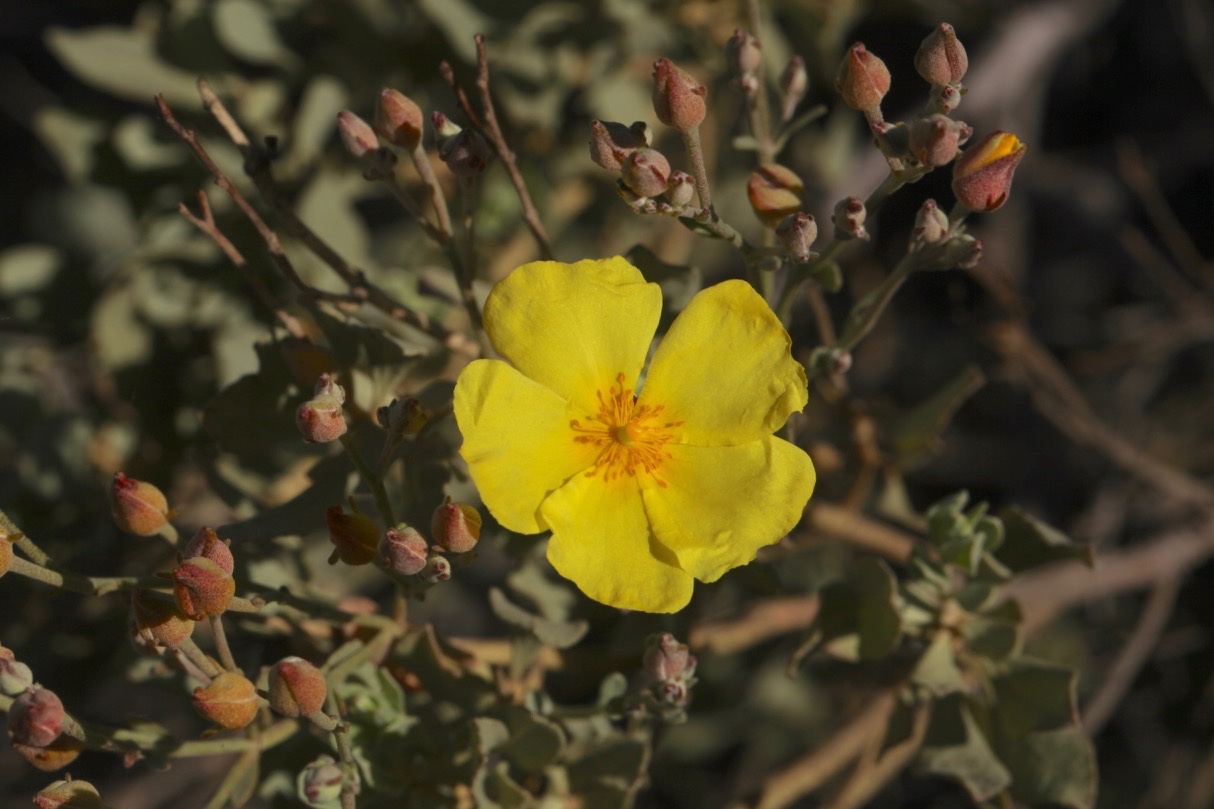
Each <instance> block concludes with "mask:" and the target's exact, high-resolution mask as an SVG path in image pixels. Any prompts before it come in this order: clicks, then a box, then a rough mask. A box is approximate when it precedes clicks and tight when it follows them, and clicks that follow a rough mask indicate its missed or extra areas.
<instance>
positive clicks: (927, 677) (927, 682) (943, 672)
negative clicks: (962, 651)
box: [911, 632, 966, 696]
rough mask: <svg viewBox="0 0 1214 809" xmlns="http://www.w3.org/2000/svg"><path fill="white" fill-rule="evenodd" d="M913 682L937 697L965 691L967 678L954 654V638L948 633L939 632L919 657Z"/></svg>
mask: <svg viewBox="0 0 1214 809" xmlns="http://www.w3.org/2000/svg"><path fill="white" fill-rule="evenodd" d="M911 680H912V681H913V682H915V683H916V684H917V685H921V686H923V687H924V688H926V689H927V690H928V691H930V692H931V693H932V694H934V695H936V696H945V695H947V694H955V693H957V692H959V691H963V690H965V685H966V683H965V677H964V676H963V675H962V673H961V669H960V668H958V666H957V659H956V656H955V655H954V654H953V638H952V636H951V635H950V634H949V633H948V632H937V633H936V635H935V637H934V638H932V642H931V644H930V645H929V646H928V647H927V649H926V651H924V652H923V654H922V655H921V656H920V657H919V662H918V663H916V664H915V670H914V671H913V672H912V673H911Z"/></svg>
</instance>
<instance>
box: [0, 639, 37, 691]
mask: <svg viewBox="0 0 1214 809" xmlns="http://www.w3.org/2000/svg"><path fill="white" fill-rule="evenodd" d="M33 684H34V673H33V672H32V671H30V667H29V666H27V665H25V664H24V663H22V662H21V661H19V660H18V659H17V658H16V656H15V655H14V654H13V650H12V649H6V648H4V647H3V646H0V694H4V695H5V696H6V697H15V696H17V695H18V694H20V693H21V692H22V691H25V690H26V689H27V688H29V687H30V686H32V685H33Z"/></svg>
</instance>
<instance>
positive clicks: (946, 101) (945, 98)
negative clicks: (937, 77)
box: [931, 84, 961, 115]
mask: <svg viewBox="0 0 1214 809" xmlns="http://www.w3.org/2000/svg"><path fill="white" fill-rule="evenodd" d="M960 103H961V91H960V90H958V89H957V88H956V87H955V86H953V85H951V84H934V85H932V92H931V108H932V109H934V110H935V111H936V112H941V113H944V114H945V115H948V114H949V113H950V112H952V111H953V110H955V109H957V106H958V105H959V104H960Z"/></svg>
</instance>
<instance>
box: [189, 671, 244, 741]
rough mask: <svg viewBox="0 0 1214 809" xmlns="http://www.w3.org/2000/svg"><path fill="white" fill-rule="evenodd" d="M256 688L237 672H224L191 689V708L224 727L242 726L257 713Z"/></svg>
mask: <svg viewBox="0 0 1214 809" xmlns="http://www.w3.org/2000/svg"><path fill="white" fill-rule="evenodd" d="M260 703H261V700H260V699H259V698H258V696H257V687H256V686H254V685H253V683H252V681H250V680H249V678H248V677H245V676H244V675H243V674H241V673H240V672H237V671H225V672H222V673H221V674H220V675H219V676H218V677H216V678H215V679H214V680H211V682H210V683H209V684H208V685H207V686H206V687H205V688H195V689H194V708H195V710H197V711H198V713H200V714H202V715H203V716H205V717H206V718H207V719H209V720H210V721H212V722H214V723H215V724H217V725H219V726H220V727H221V728H226V729H227V730H237V729H239V728H243V727H245V726H246V725H248V724H249V723H250V722H252V721H253V717H255V716H257V709H258V708H259V707H260Z"/></svg>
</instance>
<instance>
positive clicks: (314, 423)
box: [295, 374, 346, 444]
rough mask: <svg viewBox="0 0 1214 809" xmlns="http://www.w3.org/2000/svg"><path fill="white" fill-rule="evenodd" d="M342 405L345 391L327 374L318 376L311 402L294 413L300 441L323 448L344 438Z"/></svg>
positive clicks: (344, 400) (344, 427)
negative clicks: (323, 445) (301, 436)
mask: <svg viewBox="0 0 1214 809" xmlns="http://www.w3.org/2000/svg"><path fill="white" fill-rule="evenodd" d="M345 402H346V390H345V388H343V387H342V386H341V385H339V384H337V382H336V381H334V379H333V376H332V375H331V374H321V375H320V377H319V378H318V379H317V380H316V388H315V390H314V391H313V396H312V398H311V399H309V400H308V401H306V402H304V403H303V404H301V405H300V406H299V407H298V408H296V410H295V425H296V426H297V427H299V432H300V434H302V435H303V438H304V441H306V442H308V443H309V444H326V443H328V442H330V441H336V440H337V439H338V438H340V437H342V436H343V435H345V433H346V416H345V414H344V413H343V412H342V405H344V404H345Z"/></svg>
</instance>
